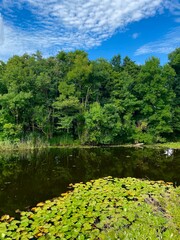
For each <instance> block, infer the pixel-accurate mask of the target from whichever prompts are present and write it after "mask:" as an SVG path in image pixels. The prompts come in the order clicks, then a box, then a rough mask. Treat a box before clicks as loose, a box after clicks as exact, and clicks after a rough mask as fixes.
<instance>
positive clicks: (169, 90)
mask: <svg viewBox="0 0 180 240" xmlns="http://www.w3.org/2000/svg"><path fill="white" fill-rule="evenodd" d="M179 133H180V48H178V49H175V50H174V51H173V52H172V53H170V54H169V62H168V63H167V64H165V65H163V66H162V65H161V64H160V60H159V59H158V58H155V57H152V58H150V59H148V60H147V61H146V62H145V63H144V64H143V65H138V64H136V63H135V62H133V61H132V60H131V59H130V58H129V57H125V58H124V59H122V58H121V56H120V55H119V54H118V55H116V56H114V57H113V58H112V59H111V60H110V61H107V60H106V59H103V58H99V59H97V60H93V61H90V60H89V59H88V55H87V53H86V52H84V51H80V50H76V51H74V52H67V53H66V52H64V51H61V52H59V53H58V54H57V55H56V56H52V57H48V58H44V57H43V56H42V55H41V53H40V52H37V53H35V54H32V55H28V54H24V55H23V56H13V57H12V58H10V59H9V60H8V61H7V63H4V62H3V61H0V141H6V140H9V141H12V142H17V141H23V140H27V139H34V138H36V137H37V136H38V137H41V138H45V139H51V138H53V137H57V136H70V137H71V138H73V139H74V140H79V141H80V142H81V143H82V144H96V145H97V144H119V143H137V142H144V143H154V142H165V141H167V140H170V139H171V140H172V139H173V140H176V139H177V138H178V135H179Z"/></svg>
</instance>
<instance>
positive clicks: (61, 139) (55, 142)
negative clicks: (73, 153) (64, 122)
mask: <svg viewBox="0 0 180 240" xmlns="http://www.w3.org/2000/svg"><path fill="white" fill-rule="evenodd" d="M103 146H104V145H103ZM103 146H101V145H98V146H95V145H94V146H91V145H82V144H81V143H80V140H73V138H72V137H71V136H67V135H64V136H57V137H53V138H52V139H50V140H49V141H47V140H44V139H41V138H36V139H34V140H32V139H29V140H27V141H15V142H11V141H0V151H4V150H29V149H37V148H38V149H41V148H47V147H70V148H71V147H73V148H74V147H77V148H92V147H103ZM106 146H107V147H140V148H142V147H149V148H173V149H180V142H167V143H158V144H150V145H146V144H123V145H106Z"/></svg>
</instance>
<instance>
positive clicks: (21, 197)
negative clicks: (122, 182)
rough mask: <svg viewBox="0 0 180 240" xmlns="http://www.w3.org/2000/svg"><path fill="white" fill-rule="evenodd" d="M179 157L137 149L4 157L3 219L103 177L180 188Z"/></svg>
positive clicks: (0, 177) (0, 181)
mask: <svg viewBox="0 0 180 240" xmlns="http://www.w3.org/2000/svg"><path fill="white" fill-rule="evenodd" d="M179 173H180V151H179V150H174V152H173V154H172V155H170V156H168V155H165V150H162V149H161V150H158V149H146V148H144V149H135V148H94V149H47V150H43V151H37V150H36V151H33V152H9V153H1V154H0V215H2V214H5V213H7V214H10V215H15V210H16V209H20V210H25V209H29V208H30V207H31V206H33V205H35V204H37V203H38V202H40V201H44V200H47V199H51V198H53V197H56V196H59V195H60V194H61V193H62V192H65V191H67V190H68V189H67V186H68V184H69V183H75V182H81V181H84V182H86V181H88V180H90V179H96V178H99V177H104V176H109V175H111V176H114V177H129V176H130V177H137V178H146V179H151V180H165V181H171V182H173V183H174V184H175V185H179V184H180V174H179Z"/></svg>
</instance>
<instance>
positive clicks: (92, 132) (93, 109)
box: [84, 102, 121, 144]
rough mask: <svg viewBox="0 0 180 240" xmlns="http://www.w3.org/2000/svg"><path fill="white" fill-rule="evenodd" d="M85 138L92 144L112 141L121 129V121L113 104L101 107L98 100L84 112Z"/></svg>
mask: <svg viewBox="0 0 180 240" xmlns="http://www.w3.org/2000/svg"><path fill="white" fill-rule="evenodd" d="M85 126H86V128H85V136H84V137H85V139H84V141H85V142H87V143H92V144H108V143H113V142H114V138H115V137H116V136H117V135H118V133H119V132H120V129H121V121H120V118H119V115H118V112H117V110H116V108H115V106H114V105H112V104H106V105H104V107H101V106H100V104H99V103H98V102H95V103H93V104H92V105H91V106H90V110H89V111H88V112H86V113H85Z"/></svg>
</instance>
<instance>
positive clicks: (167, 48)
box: [135, 27, 180, 56]
mask: <svg viewBox="0 0 180 240" xmlns="http://www.w3.org/2000/svg"><path fill="white" fill-rule="evenodd" d="M179 45H180V27H176V28H174V29H173V30H172V31H170V32H169V33H167V34H166V35H165V36H164V37H163V38H162V39H161V40H158V41H154V42H150V43H148V44H145V45H143V46H142V47H140V48H139V49H137V51H136V52H135V55H136V56H137V55H142V54H149V53H164V54H168V53H170V52H171V51H173V50H174V49H175V48H176V47H179Z"/></svg>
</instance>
